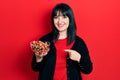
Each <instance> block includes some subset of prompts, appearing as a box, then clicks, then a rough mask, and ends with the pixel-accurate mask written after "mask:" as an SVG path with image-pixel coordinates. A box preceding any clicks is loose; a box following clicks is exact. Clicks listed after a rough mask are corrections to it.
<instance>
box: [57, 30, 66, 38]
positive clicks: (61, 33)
mask: <svg viewBox="0 0 120 80" xmlns="http://www.w3.org/2000/svg"><path fill="white" fill-rule="evenodd" d="M65 38H67V32H66V31H64V32H59V38H58V39H65Z"/></svg>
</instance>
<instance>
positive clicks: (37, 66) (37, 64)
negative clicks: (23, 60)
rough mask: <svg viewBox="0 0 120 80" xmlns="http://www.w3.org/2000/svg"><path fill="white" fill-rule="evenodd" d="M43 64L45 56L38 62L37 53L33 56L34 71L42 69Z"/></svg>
mask: <svg viewBox="0 0 120 80" xmlns="http://www.w3.org/2000/svg"><path fill="white" fill-rule="evenodd" d="M43 64H44V58H43V60H42V61H41V62H36V57H35V54H34V55H33V58H32V64H31V66H32V69H33V70H34V71H40V70H42V67H43Z"/></svg>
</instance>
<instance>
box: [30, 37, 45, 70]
mask: <svg viewBox="0 0 120 80" xmlns="http://www.w3.org/2000/svg"><path fill="white" fill-rule="evenodd" d="M44 38H45V36H43V37H42V38H40V39H39V40H40V41H43V42H44ZM44 62H45V59H44V58H43V60H42V61H41V62H36V56H35V54H34V53H33V58H32V64H31V66H32V69H33V70H34V71H41V70H42V68H43V66H44Z"/></svg>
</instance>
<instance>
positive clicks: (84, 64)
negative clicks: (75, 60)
mask: <svg viewBox="0 0 120 80" xmlns="http://www.w3.org/2000/svg"><path fill="white" fill-rule="evenodd" d="M79 46H80V47H79V52H80V54H81V59H80V62H79V67H80V70H81V72H82V73H85V74H89V73H90V72H91V71H92V69H93V66H92V62H91V59H90V56H89V51H88V48H87V46H86V44H85V42H84V41H83V40H82V39H81V40H80V42H79Z"/></svg>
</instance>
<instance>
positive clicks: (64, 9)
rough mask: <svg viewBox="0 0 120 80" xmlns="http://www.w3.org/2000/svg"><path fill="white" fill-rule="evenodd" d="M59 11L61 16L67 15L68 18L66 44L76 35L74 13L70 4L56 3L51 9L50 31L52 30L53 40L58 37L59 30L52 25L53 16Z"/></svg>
mask: <svg viewBox="0 0 120 80" xmlns="http://www.w3.org/2000/svg"><path fill="white" fill-rule="evenodd" d="M58 11H60V12H61V13H62V14H63V16H67V17H68V18H69V21H70V22H69V26H68V29H67V37H68V45H69V44H71V43H72V42H73V41H74V40H75V36H76V24H75V20H74V14H73V12H72V9H71V8H70V6H68V5H67V4H65V3H60V4H57V5H56V6H55V7H54V8H53V11H52V28H53V29H52V32H53V41H56V40H57V39H58V37H59V31H58V30H57V29H56V27H55V25H54V20H53V19H54V17H55V16H56V15H57V12H58Z"/></svg>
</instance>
